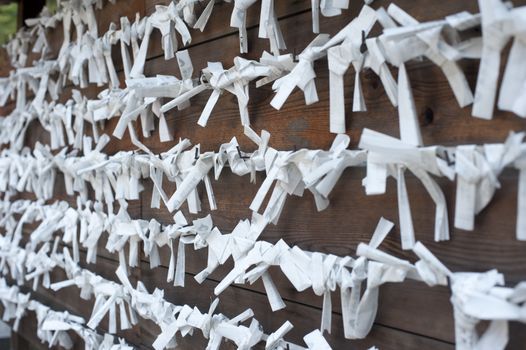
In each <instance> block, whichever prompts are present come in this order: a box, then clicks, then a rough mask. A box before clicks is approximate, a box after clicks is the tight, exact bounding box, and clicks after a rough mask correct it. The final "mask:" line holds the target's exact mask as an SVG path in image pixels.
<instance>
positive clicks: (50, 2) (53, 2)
mask: <svg viewBox="0 0 526 350" xmlns="http://www.w3.org/2000/svg"><path fill="white" fill-rule="evenodd" d="M46 7H47V8H48V9H49V11H50V12H51V13H55V11H56V10H57V0H47V1H46Z"/></svg>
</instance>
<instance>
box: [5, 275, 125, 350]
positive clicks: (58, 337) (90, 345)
mask: <svg viewBox="0 0 526 350" xmlns="http://www.w3.org/2000/svg"><path fill="white" fill-rule="evenodd" d="M0 301H1V302H2V305H3V307H4V314H3V316H2V320H4V321H11V320H13V321H14V322H13V329H14V330H15V331H18V330H19V324H20V320H21V319H22V317H24V316H25V315H26V314H27V312H28V311H32V312H34V313H35V315H36V318H37V336H38V338H39V339H40V341H41V342H42V343H47V344H48V345H49V347H50V348H51V347H53V346H60V347H62V348H65V349H71V348H73V345H74V342H73V339H71V337H70V335H69V334H68V332H69V331H72V332H74V333H76V334H77V335H78V336H79V337H80V338H81V339H82V340H83V341H84V344H85V349H86V350H132V349H133V347H131V346H129V345H128V344H126V342H125V341H124V339H118V344H115V338H114V336H112V335H111V334H104V335H100V334H98V333H97V332H95V331H94V330H93V329H90V328H88V327H86V325H85V320H84V319H83V318H82V317H79V316H75V315H72V314H70V313H69V312H67V311H55V310H52V309H50V308H49V307H48V306H46V305H44V304H42V303H40V302H38V301H36V300H32V299H31V295H30V294H29V293H28V294H24V293H22V292H21V291H20V290H19V288H18V287H17V286H9V285H8V284H7V282H6V280H5V279H4V278H2V279H0Z"/></svg>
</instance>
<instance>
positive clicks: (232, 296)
mask: <svg viewBox="0 0 526 350" xmlns="http://www.w3.org/2000/svg"><path fill="white" fill-rule="evenodd" d="M147 268H148V267H147V266H145V264H143V269H147ZM161 269H163V270H164V271H162V272H163V273H161V274H159V273H155V274H148V273H143V275H142V277H141V278H142V281H143V282H144V283H145V284H146V285H149V286H155V287H157V288H162V289H164V290H165V294H164V295H165V299H167V300H168V301H170V302H174V303H177V304H189V305H196V306H197V307H198V308H199V309H200V310H208V307H209V305H210V302H211V301H212V300H213V299H214V296H213V288H214V287H215V286H216V285H217V283H215V282H213V281H209V280H207V281H206V282H204V283H203V284H202V285H198V284H196V282H195V281H193V280H191V279H187V282H188V283H187V286H185V288H184V289H179V288H173V287H172V286H171V285H170V284H168V283H166V280H165V278H164V276H165V274H166V272H167V269H166V268H161ZM188 290H193V291H198V292H193V293H188ZM249 307H250V308H251V309H252V310H253V311H254V314H255V318H256V319H257V320H258V321H260V323H261V324H262V325H263V328H264V330H265V331H267V332H269V331H273V330H276V329H278V328H279V327H280V326H281V325H282V324H283V322H285V320H289V321H290V322H292V324H293V325H294V329H293V330H292V331H291V332H290V333H289V335H288V336H287V337H286V338H287V339H289V340H291V341H295V342H297V343H299V344H303V341H302V337H303V336H304V335H305V334H307V333H309V332H311V331H312V330H314V329H315V328H317V327H318V321H319V319H320V316H321V311H320V310H319V309H316V308H311V307H308V306H305V305H302V304H297V303H287V308H286V309H285V310H284V311H279V312H275V313H269V312H268V306H267V300H266V297H265V296H264V295H262V294H259V293H247V292H246V291H245V290H243V289H241V288H228V289H227V290H226V291H225V294H224V295H222V296H221V297H220V303H219V307H218V312H221V313H224V314H225V315H226V316H227V317H233V316H235V315H237V314H239V313H241V312H243V311H244V310H245V309H247V308H249ZM152 332H157V333H158V331H157V329H154V330H152ZM157 333H155V334H157ZM326 338H327V340H328V341H329V343H330V344H331V346H332V347H333V349H367V348H369V347H371V346H373V345H375V346H377V347H379V348H380V349H397V348H403V349H407V350H409V349H452V348H453V346H452V345H451V344H448V343H445V342H441V341H437V340H433V339H430V338H426V337H422V336H418V335H411V334H408V333H405V332H401V331H399V330H395V329H392V328H388V327H384V326H379V325H375V326H373V330H372V332H371V334H370V336H369V337H368V338H367V339H365V340H345V339H344V338H343V328H342V327H341V316H339V315H333V333H332V334H330V335H326Z"/></svg>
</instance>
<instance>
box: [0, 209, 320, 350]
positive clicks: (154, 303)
mask: <svg viewBox="0 0 526 350" xmlns="http://www.w3.org/2000/svg"><path fill="white" fill-rule="evenodd" d="M6 205H9V204H7V203H6ZM12 206H14V208H13V209H12V210H11V209H8V208H3V209H6V210H5V211H3V218H4V219H7V220H5V221H4V222H6V226H5V228H6V235H5V236H3V237H0V243H1V244H0V246H1V250H0V252H1V259H0V268H1V270H2V274H3V275H4V276H6V275H10V277H11V278H12V279H13V280H15V281H17V282H18V283H19V284H22V283H23V282H24V281H31V280H33V289H35V290H36V288H37V287H38V285H39V281H40V280H41V281H42V282H41V283H42V286H43V287H44V288H47V289H51V290H53V291H57V290H60V289H63V288H66V287H69V286H76V287H77V288H79V289H80V297H81V298H83V299H86V300H89V299H92V298H94V299H95V303H94V306H93V312H92V314H91V317H90V319H89V320H88V322H87V323H86V326H87V328H86V327H85V326H84V323H85V321H84V320H83V319H82V318H78V317H72V316H70V315H69V314H68V313H67V312H64V313H57V312H53V311H49V310H48V308H46V307H44V306H43V305H41V304H39V303H38V302H35V301H30V295H29V294H21V293H19V291H18V288H17V287H16V286H14V287H10V288H9V287H7V286H6V285H5V280H4V279H2V280H1V281H0V291H2V288H5V289H8V290H9V292H5V293H2V296H1V297H0V299H1V301H2V302H3V304H4V307H5V312H4V318H3V319H4V320H5V321H9V320H11V319H15V323H14V329H15V330H17V328H18V323H19V321H20V319H21V317H23V316H24V314H25V312H26V311H25V310H26V309H29V310H34V311H35V312H36V313H37V318H38V320H39V322H38V327H39V337H40V338H41V339H42V340H45V341H47V342H48V343H49V344H50V346H52V345H53V344H54V343H55V342H56V340H58V342H59V344H60V345H61V346H63V347H65V348H68V349H69V348H71V347H72V345H73V343H72V341H71V339H70V338H69V335H68V334H67V331H69V330H73V331H75V332H76V333H78V334H79V335H80V336H81V337H82V338H83V339H84V340H85V342H86V348H87V349H98V348H99V346H103V344H101V342H102V341H103V339H102V337H101V336H98V335H97V334H96V333H95V332H94V331H92V330H94V329H95V328H97V326H98V325H99V323H100V322H101V321H102V319H103V318H104V317H105V316H106V315H108V320H109V327H108V332H109V333H115V332H116V331H117V330H126V329H129V328H131V327H132V326H133V325H136V324H137V323H138V318H137V316H140V317H142V318H144V319H148V320H151V321H153V322H155V323H156V324H157V325H158V326H159V327H160V328H161V334H159V336H158V337H157V339H156V341H155V342H154V343H153V347H154V348H155V349H165V348H173V347H175V346H176V344H177V343H176V340H175V336H176V334H177V333H178V332H179V333H180V334H181V335H182V336H186V335H188V334H189V335H192V334H193V332H194V330H195V329H199V330H201V331H202V333H203V335H204V337H205V338H206V339H209V343H208V348H209V349H218V348H219V345H220V344H221V342H222V340H223V338H226V339H228V340H230V341H232V342H234V343H235V344H236V346H237V347H238V348H239V349H249V348H251V347H252V346H254V345H255V344H257V343H259V342H261V341H264V342H265V344H266V345H265V348H266V349H269V350H274V349H275V350H279V349H285V348H290V349H296V350H300V349H313V350H314V349H320V350H321V349H330V347H329V345H328V344H327V342H326V341H325V339H324V338H323V336H322V335H321V333H320V332H319V331H317V330H316V331H313V332H312V333H310V334H308V335H307V336H306V337H305V342H306V344H307V346H308V347H307V348H304V347H301V346H298V345H295V344H292V343H289V342H286V341H285V340H283V336H284V335H285V334H286V333H287V332H289V331H290V330H291V329H292V324H290V323H289V322H288V321H287V322H286V323H285V324H284V325H283V326H282V327H281V328H279V329H278V330H277V331H276V332H274V333H272V334H270V335H266V334H264V333H263V331H262V330H261V326H260V325H259V322H258V321H257V320H255V319H254V318H252V317H253V312H252V310H251V309H247V310H246V311H245V312H243V313H242V314H240V315H238V316H236V317H235V318H233V319H228V318H227V317H226V316H224V315H223V314H219V313H218V314H214V311H215V309H216V308H217V305H218V303H219V299H216V300H215V301H214V302H213V303H212V304H211V306H210V309H209V310H208V313H201V312H200V311H199V310H198V309H197V308H196V307H193V308H192V307H190V306H188V305H182V306H179V305H174V304H171V303H169V302H167V301H166V300H165V299H164V298H163V295H164V292H163V291H162V290H160V289H155V291H154V292H153V293H149V292H148V291H147V290H146V287H145V286H144V285H143V284H142V283H141V282H138V284H137V287H136V288H133V287H132V285H131V283H130V281H129V279H128V277H127V272H126V270H127V267H126V266H125V265H121V266H120V267H119V268H118V269H117V272H116V274H117V277H118V279H119V280H120V282H121V283H122V284H119V283H116V282H113V281H110V280H107V279H104V278H102V277H101V276H98V275H96V274H94V273H93V272H91V271H89V270H86V269H82V268H80V267H79V265H78V264H77V263H78V258H79V257H78V253H79V252H78V245H77V243H75V242H76V230H77V224H79V225H80V226H81V227H82V226H85V225H86V221H83V220H79V221H75V219H72V215H75V214H72V213H74V212H75V211H74V210H73V209H71V208H68V209H65V208H64V206H67V204H66V203H65V202H62V203H57V204H56V205H51V206H44V205H42V204H41V203H36V202H28V201H18V202H14V203H13V204H12ZM21 211H23V212H24V214H23V216H25V217H26V218H29V217H31V219H32V220H38V221H41V224H40V225H39V226H38V228H37V229H36V230H35V231H34V232H32V233H31V243H30V244H29V245H28V246H26V248H25V249H23V248H21V247H19V246H18V242H19V240H20V238H21V231H20V230H21V229H22V228H21V223H22V225H23V223H25V222H26V221H21V222H18V223H17V224H16V225H15V226H13V225H12V224H13V221H11V220H14V219H13V217H12V215H13V214H15V213H19V212H21ZM64 211H65V212H66V217H65V218H64V219H63V220H57V218H56V215H55V214H57V213H63V212H64ZM84 212H85V211H84ZM121 216H122V215H121ZM106 219H107V218H106ZM183 219H184V218H183ZM72 220H73V221H72ZM107 220H108V221H113V220H114V221H115V222H114V223H113V224H112V225H114V226H115V227H116V229H117V230H118V229H119V227H120V228H122V227H123V226H125V225H128V227H130V226H131V227H134V226H136V225H140V224H141V222H140V220H136V221H135V222H132V221H131V220H130V219H128V221H125V220H124V219H122V218H121V217H120V218H119V219H117V218H113V219H112V218H110V219H107ZM134 224H136V225H134ZM150 224H152V222H150ZM90 225H91V222H90ZM157 226H158V227H159V226H160V225H159V224H158V223H157ZM194 226H195V225H194ZM170 229H171V231H172V233H174V231H175V229H174V228H173V227H171V228H170ZM176 229H177V228H176ZM44 230H45V231H46V232H47V233H48V235H47V236H42V234H41V233H42V232H43V231H44ZM185 230H189V231H190V232H191V231H192V228H191V227H184V228H183V227H180V228H179V231H178V232H177V233H178V234H182V233H183V232H184V231H185ZM61 231H63V232H64V234H63V236H62V237H61V236H55V239H53V237H52V236H51V235H52V234H53V233H56V232H61ZM82 232H85V231H82V229H81V243H83V241H82ZM112 232H113V231H112ZM163 233H166V231H165V232H163ZM72 235H73V236H75V237H72ZM113 237H114V236H113V235H112V233H110V237H109V240H111V238H113ZM141 238H142V237H141ZM144 238H145V243H147V241H146V237H144ZM153 238H155V239H162V238H164V239H167V238H168V236H166V237H160V236H159V237H153ZM88 239H89V238H88ZM171 239H172V237H170V240H171ZM61 240H63V241H64V242H66V243H72V241H73V244H72V246H73V249H74V251H73V257H72V256H71V254H70V253H69V250H68V249H67V248H64V251H63V253H59V252H58V246H59V242H60V241H61ZM51 241H53V242H54V243H53V247H52V248H50V245H49V244H50V242H51ZM130 242H131V239H130ZM38 243H43V245H42V246H41V248H40V249H38V251H36V252H35V251H33V249H34V248H35V247H36V245H37V244H38ZM150 243H152V242H151V241H150ZM154 243H157V242H154ZM109 244H110V243H108V245H109ZM130 246H131V243H130ZM145 247H146V245H145ZM108 249H109V248H108ZM131 250H132V248H130V255H132V254H136V253H137V252H135V253H131ZM122 251H123V247H121V249H120V250H119V252H122ZM157 254H158V253H157ZM89 255H90V252H89V251H88V258H87V260H88V262H93V261H89ZM154 257H155V256H154V255H152V256H151V259H152V261H153V260H154ZM158 258H159V257H158V255H157V259H158ZM178 259H180V257H179V256H178ZM183 259H184V256H183ZM130 261H131V259H130ZM135 263H137V262H135ZM130 265H131V263H130ZM178 265H179V264H178ZM55 268H61V269H63V270H65V272H66V274H67V278H68V279H67V280H64V281H56V282H53V283H52V282H51V281H50V273H51V272H52V271H53V269H55ZM182 274H183V276H184V263H183V273H182ZM2 283H3V284H2ZM117 315H118V316H119V320H120V322H119V323H117ZM249 319H252V321H251V323H250V326H249V327H246V326H243V325H241V324H240V323H242V322H245V321H247V320H249ZM107 338H108V336H106V337H104V343H108V340H107ZM111 344H113V342H111ZM120 346H121V347H118V346H117V345H115V346H114V347H111V350H119V349H123V350H124V349H131V347H124V346H125V345H124V343H121V345H120ZM102 349H108V350H110V347H107V348H106V347H104V346H103V347H102Z"/></svg>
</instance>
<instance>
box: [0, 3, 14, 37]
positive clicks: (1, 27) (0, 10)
mask: <svg viewBox="0 0 526 350" xmlns="http://www.w3.org/2000/svg"><path fill="white" fill-rule="evenodd" d="M17 19H18V4H17V3H11V4H7V5H0V44H5V43H6V42H7V41H8V40H9V38H10V36H11V35H12V34H14V33H16V29H17Z"/></svg>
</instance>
